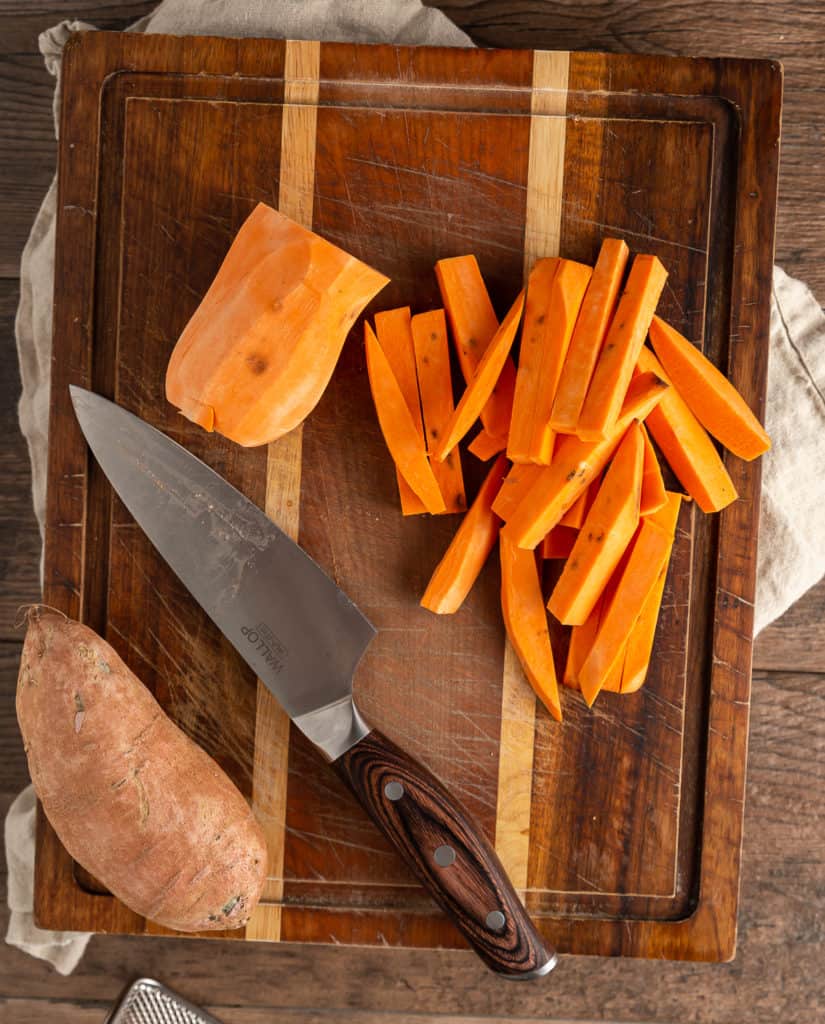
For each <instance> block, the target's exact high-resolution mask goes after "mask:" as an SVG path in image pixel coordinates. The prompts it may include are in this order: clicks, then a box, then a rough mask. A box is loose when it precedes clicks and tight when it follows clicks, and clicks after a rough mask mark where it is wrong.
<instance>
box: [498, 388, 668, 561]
mask: <svg viewBox="0 0 825 1024" xmlns="http://www.w3.org/2000/svg"><path fill="white" fill-rule="evenodd" d="M667 389H668V385H667V384H666V383H665V382H664V381H662V380H660V379H659V378H658V377H657V376H656V375H655V374H652V373H648V374H643V375H641V376H639V377H636V378H635V379H634V380H633V381H632V382H631V385H630V388H629V389H628V392H627V399H626V401H625V404H624V407H623V409H622V413H621V415H620V416H619V419H618V420H617V422H616V424H615V426H614V428H613V431H612V432H611V434H610V435H609V436H608V437H607V438H606V439H605V440H603V441H595V442H588V441H582V440H581V438H578V437H573V436H572V435H559V436H560V441H559V443H558V445H557V446H556V450H555V451H554V453H553V461H552V462H551V463H550V465H549V466H547V467H542V468H541V469H540V471H539V474H538V476H537V478H536V480H535V482H534V483H533V485H532V486H531V487H530V489H529V491H528V492H527V494H526V495H525V496H524V497H523V498H522V500H521V502H520V503H519V506H518V508H517V509H516V510H515V512H513V513H512V514H511V515H510V517H509V518H508V520H507V525H506V526H505V527H504V529H503V531H502V533H503V534H504V535H506V536H507V538H508V539H509V540H510V541H512V542H513V543H514V544H517V545H518V546H519V547H523V548H534V547H535V546H536V545H537V544H539V543H540V542H541V540H542V539H543V538H544V537H545V535H546V534H547V533H549V532H550V530H552V529H553V527H554V526H556V525H557V524H558V523H559V522H560V520H561V518H562V516H563V515H564V513H565V512H566V511H567V509H568V508H570V506H571V505H572V504H573V502H574V501H575V500H576V499H577V498H578V497H579V495H580V494H581V493H582V491H584V489H585V488H586V487H588V486H589V484H590V483H591V481H592V480H593V479H594V478H595V477H596V475H597V474H598V473H599V472H600V471H601V469H602V468H603V466H604V465H605V463H606V462H607V461H608V459H609V458H610V457H611V455H612V454H613V452H614V451H615V450H616V448H617V447H618V444H619V442H620V441H621V439H622V437H624V434H625V432H626V431H627V428H628V427H629V426H630V424H631V423H632V422H633V420H643V419H645V417H646V416H647V415H648V414H649V412H650V410H651V409H652V408H654V406H655V405H656V404H657V403H658V402H659V401H661V398H662V395H663V394H665V393H666V391H667Z"/></svg>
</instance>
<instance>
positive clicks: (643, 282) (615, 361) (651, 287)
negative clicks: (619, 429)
mask: <svg viewBox="0 0 825 1024" xmlns="http://www.w3.org/2000/svg"><path fill="white" fill-rule="evenodd" d="M665 281H667V271H666V270H665V268H664V267H663V266H662V264H661V263H660V262H659V260H658V259H657V258H656V257H655V256H637V257H636V258H635V259H634V260H633V265H632V267H631V268H630V274H629V275H628V278H627V284H626V285H625V289H624V292H623V293H622V296H621V298H620V299H619V304H618V306H617V307H616V313H615V315H614V317H613V320H612V322H611V324H610V328H609V330H608V332H607V337H606V338H605V339H604V345H603V346H602V350H601V352H600V353H599V358H598V360H597V362H596V367H595V369H594V370H593V378H592V380H591V381H590V387H589V388H588V389H587V397H586V398H585V400H584V405H583V406H582V411H581V415H580V416H579V422H578V424H577V425H576V433H577V434H578V435H579V437H581V438H583V439H584V440H586V441H596V440H599V439H601V438H604V437H606V436H607V435H608V434H609V432H610V430H611V429H612V427H613V425H614V424H615V422H616V419H617V418H618V416H619V413H620V412H621V408H622V404H623V402H624V399H625V394H626V392H627V389H628V386H629V384H630V380H631V377H632V376H633V369H634V367H635V366H636V360H637V359H638V358H639V350H640V349H641V347H642V345H643V344H644V340H645V337H646V336H647V331H648V328H649V327H650V321H651V320H652V319H653V314H654V313H655V312H656V306H657V304H658V302H659V297H660V295H661V294H662V290H663V289H664V286H665Z"/></svg>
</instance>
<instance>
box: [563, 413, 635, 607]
mask: <svg viewBox="0 0 825 1024" xmlns="http://www.w3.org/2000/svg"><path fill="white" fill-rule="evenodd" d="M643 465H644V439H643V437H642V431H641V428H640V426H639V424H638V423H635V422H634V423H633V424H631V426H630V427H629V429H628V431H627V433H626V434H625V436H624V438H623V439H622V442H621V444H620V445H619V447H618V448H617V449H616V454H615V455H614V457H613V461H612V462H611V463H610V466H609V467H608V470H607V472H606V473H605V475H604V480H603V481H602V485H601V487H600V488H599V493H598V494H597V495H596V500H595V501H594V502H593V506H592V508H591V509H590V511H589V513H588V514H587V518H586V519H585V521H584V523H583V524H582V528H581V530H579V535H578V538H577V539H576V543H575V545H574V546H573V550H572V551H571V553H570V557H569V558H568V559H567V562H566V563H565V565H564V569H563V570H562V574H561V576H560V577H559V579H558V581H557V583H556V585H555V587H554V588H553V593H552V594H551V595H550V600H549V601H548V602H547V607H548V608H549V609H550V611H551V612H552V613H553V615H555V617H556V618H557V619H558V620H559V622H562V623H564V624H565V625H567V626H580V625H582V624H583V623H584V622H585V621H586V620H587V617H588V616H589V615H590V613H591V611H592V610H593V608H594V606H595V604H596V602H597V601H598V599H599V596H600V595H601V593H602V591H603V590H604V588H605V585H606V584H607V581H608V580H609V579H610V576H611V574H612V573H613V570H614V569H615V568H616V566H617V565H618V563H619V559H620V558H621V557H622V555H623V554H624V551H625V549H626V548H627V545H628V544H629V543H630V540H631V538H632V537H633V534H634V533H635V531H636V526H637V524H638V522H639V499H640V496H641V490H642V467H643Z"/></svg>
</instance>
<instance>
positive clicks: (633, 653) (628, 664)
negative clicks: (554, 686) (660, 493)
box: [605, 493, 682, 693]
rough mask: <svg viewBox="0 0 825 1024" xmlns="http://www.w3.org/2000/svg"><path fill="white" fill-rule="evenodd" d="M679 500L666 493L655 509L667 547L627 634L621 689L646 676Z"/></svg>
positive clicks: (637, 686)
mask: <svg viewBox="0 0 825 1024" xmlns="http://www.w3.org/2000/svg"><path fill="white" fill-rule="evenodd" d="M681 504H682V496H681V494H672V493H668V494H667V497H666V500H665V504H664V505H663V506H662V507H661V508H660V509H659V511H658V512H657V513H655V521H656V523H657V524H658V525H659V526H661V528H662V529H663V530H664V531H665V533H667V534H668V536H669V537H670V547H669V548H668V553H667V557H666V559H665V564H664V565H663V566H662V569H661V571H660V572H659V576H658V578H657V580H656V582H655V584H654V585H653V587H652V589H651V591H650V593H649V594H648V595H647V597H646V599H645V602H644V604H643V605H642V610H641V612H640V613H639V618H638V619H637V620H636V625H635V626H634V627H633V629H632V631H631V632H630V634H629V636H628V637H627V641H626V644H625V653H624V658H623V659H622V680H621V692H622V693H635V692H636V691H637V690H639V689H640V688H641V687H642V685H643V684H644V681H645V678H646V676H647V670H648V667H649V666H650V656H651V654H652V652H653V640H654V638H655V636H656V624H657V622H658V621H659V611H660V609H661V607H662V595H663V594H664V590H665V582H666V580H667V569H668V565H669V563H670V556H671V553H672V551H673V542H674V538H675V535H676V524H677V522H678V520H679V509H680V508H681ZM605 688H606V687H605Z"/></svg>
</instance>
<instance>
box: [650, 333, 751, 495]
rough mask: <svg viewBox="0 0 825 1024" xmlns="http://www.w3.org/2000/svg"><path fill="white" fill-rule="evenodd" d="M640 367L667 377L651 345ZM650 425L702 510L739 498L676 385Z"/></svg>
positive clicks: (670, 462) (674, 469) (714, 450)
mask: <svg viewBox="0 0 825 1024" xmlns="http://www.w3.org/2000/svg"><path fill="white" fill-rule="evenodd" d="M637 365H638V368H639V370H640V371H641V372H643V373H648V372H652V373H656V374H658V375H659V376H661V377H663V378H664V379H668V378H667V375H666V373H665V371H664V370H663V369H662V366H661V364H660V363H659V361H658V360H657V358H656V356H654V355H653V353H652V352H651V351H650V349H648V348H642V350H641V352H640V353H639V359H638V364H637ZM647 428H648V430H649V431H650V433H651V435H652V436H653V438H654V440H655V441H656V444H657V445H658V446H659V448H660V449H661V450H662V454H663V455H664V457H665V458H666V459H667V461H668V463H669V464H670V466H671V468H672V470H673V472H674V473H675V474H676V476H677V477H678V478H679V480H680V482H681V483H682V485H683V486H684V488H685V490H686V491H687V492H688V494H689V495H690V496H691V497H692V498H694V499H695V501H696V504H697V505H698V506H699V508H700V509H701V510H702V511H703V512H719V511H720V510H721V509H723V508H725V507H726V506H728V505H730V503H731V502H732V501H735V500H736V498H737V493H736V488H735V487H734V485H733V481H732V480H731V478H730V475H729V474H728V471H727V470H726V469H725V465H724V463H723V462H722V460H721V458H720V457H719V453H718V452H717V451H716V449H715V448H714V446H713V442H712V441H711V439H710V437H708V434H707V431H706V430H705V428H704V427H703V426H702V424H701V423H700V422H699V420H697V419H696V417H695V416H694V415H693V413H692V412H691V411H690V409H689V408H688V407H687V405H686V404H685V401H684V399H683V398H682V397H681V395H679V393H678V392H677V391H676V389H675V388H672V387H671V388H669V389H668V391H667V393H666V395H665V396H664V398H663V399H662V401H661V402H660V403H659V406H658V407H657V408H656V409H654V410H653V412H652V413H651V415H650V416H648V418H647Z"/></svg>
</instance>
